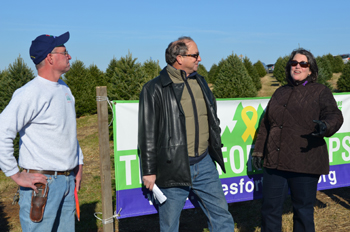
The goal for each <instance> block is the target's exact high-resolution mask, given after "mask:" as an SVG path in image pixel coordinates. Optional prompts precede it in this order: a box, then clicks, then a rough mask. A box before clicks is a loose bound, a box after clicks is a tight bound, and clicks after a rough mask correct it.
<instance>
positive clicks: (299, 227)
mask: <svg viewBox="0 0 350 232" xmlns="http://www.w3.org/2000/svg"><path fill="white" fill-rule="evenodd" d="M319 177H320V175H313V174H305V173H295V172H286V171H280V170H276V169H268V168H264V179H263V181H264V182H263V202H262V209H261V213H262V226H261V231H262V232H266V231H282V211H283V203H284V201H285V199H286V197H287V194H288V187H289V189H290V193H291V199H292V205H293V231H295V232H299V231H300V232H303V231H312V232H314V231H315V225H314V204H315V202H316V192H317V183H318V179H319Z"/></svg>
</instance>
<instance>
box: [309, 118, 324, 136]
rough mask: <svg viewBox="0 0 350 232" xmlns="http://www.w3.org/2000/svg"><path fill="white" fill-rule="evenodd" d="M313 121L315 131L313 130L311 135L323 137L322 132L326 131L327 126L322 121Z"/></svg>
mask: <svg viewBox="0 0 350 232" xmlns="http://www.w3.org/2000/svg"><path fill="white" fill-rule="evenodd" d="M313 122H314V123H316V126H315V132H313V133H312V134H311V135H313V136H316V137H321V138H322V137H324V134H325V133H326V130H327V126H326V124H325V123H324V122H322V121H320V120H314V121H313Z"/></svg>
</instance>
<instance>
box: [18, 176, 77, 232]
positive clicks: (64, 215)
mask: <svg viewBox="0 0 350 232" xmlns="http://www.w3.org/2000/svg"><path fill="white" fill-rule="evenodd" d="M45 176H47V178H48V179H47V182H48V184H49V193H48V196H47V202H46V207H45V211H44V216H43V220H42V221H41V222H32V221H31V220H30V217H29V213H30V205H31V198H32V192H33V189H31V188H23V187H21V189H20V199H19V205H20V210H19V217H20V221H21V226H22V230H23V232H29V231H36V232H41V231H43V232H47V231H62V232H69V231H75V218H74V212H75V199H74V187H75V182H74V179H75V176H74V173H73V172H72V173H71V174H70V175H69V176H64V175H56V176H55V175H45Z"/></svg>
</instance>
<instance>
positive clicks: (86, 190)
mask: <svg viewBox="0 0 350 232" xmlns="http://www.w3.org/2000/svg"><path fill="white" fill-rule="evenodd" d="M339 76H340V74H334V76H333V79H332V80H331V81H330V83H331V84H332V85H333V86H334V87H335V83H336V80H337V78H339ZM262 83H263V88H262V89H261V90H260V91H259V94H258V96H259V97H263V96H271V95H272V93H273V92H274V91H275V89H276V88H278V87H279V84H278V82H276V80H275V79H274V78H273V76H272V74H268V75H266V76H265V77H264V78H262ZM77 126H78V140H79V142H80V146H81V147H82V149H83V152H84V157H85V160H84V162H85V165H84V174H83V183H82V188H81V191H80V192H79V200H80V206H81V221H80V222H78V221H77V222H76V227H75V230H76V231H81V232H83V231H84V232H95V231H102V223H101V221H100V220H98V219H96V218H95V216H94V213H95V212H101V211H102V204H101V186H100V170H99V153H98V131H97V115H92V116H87V117H81V118H79V119H77ZM110 148H111V150H110V155H111V165H112V170H111V177H112V190H113V189H115V187H114V186H115V183H114V181H115V180H114V169H113V167H114V162H113V143H112V142H110ZM0 183H1V185H0V232H5V231H12V232H17V231H21V228H20V223H19V217H18V211H19V206H18V205H17V204H16V205H12V198H13V195H14V193H15V192H16V189H17V186H16V184H15V183H14V182H12V181H11V180H10V178H6V177H5V176H4V174H3V173H2V172H1V171H0ZM113 199H114V200H113V205H114V208H115V192H114V191H113ZM260 207H261V200H253V201H246V202H239V203H231V204H229V210H230V212H231V213H232V215H233V218H234V220H235V225H236V228H235V231H236V232H258V231H260V224H261V217H260ZM292 215H293V214H292V206H291V202H290V199H289V198H288V199H287V201H286V202H285V204H284V210H283V231H284V232H288V231H292V227H293V225H292V224H293V223H292V217H293V216H292ZM349 217H350V188H349V187H344V188H338V189H330V190H325V191H319V192H317V203H316V205H315V224H316V231H325V232H339V231H340V232H341V231H344V232H345V231H350V221H349ZM115 222H116V223H115V228H116V231H118V230H119V231H121V232H156V231H159V226H158V216H157V215H147V216H142V217H134V218H126V219H121V220H119V222H118V221H115ZM118 223H119V225H118ZM206 227H207V225H206V218H205V215H204V214H203V213H202V211H201V210H199V209H190V210H184V211H183V212H182V215H181V223H180V231H181V232H190V231H193V232H202V231H206V229H205V228H206Z"/></svg>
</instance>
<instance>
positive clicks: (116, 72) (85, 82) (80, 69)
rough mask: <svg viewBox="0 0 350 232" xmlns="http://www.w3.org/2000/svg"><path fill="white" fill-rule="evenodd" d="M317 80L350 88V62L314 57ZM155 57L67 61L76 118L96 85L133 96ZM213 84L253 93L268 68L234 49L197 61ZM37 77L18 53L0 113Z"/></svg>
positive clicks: (121, 96)
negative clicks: (208, 61)
mask: <svg viewBox="0 0 350 232" xmlns="http://www.w3.org/2000/svg"><path fill="white" fill-rule="evenodd" d="M288 58H289V57H288V56H284V57H279V58H278V59H277V61H276V63H275V67H274V72H273V75H274V77H275V78H276V79H277V80H278V81H279V82H280V83H281V84H282V85H283V84H285V83H286V81H285V78H286V76H285V71H284V69H285V66H286V64H287V61H288ZM316 60H317V64H318V67H319V77H318V81H319V82H320V83H322V84H325V85H326V86H328V87H329V88H331V86H330V84H329V83H328V80H330V79H331V78H332V75H333V73H339V72H342V75H341V77H340V79H339V80H338V89H337V90H338V91H350V80H349V78H350V70H349V66H350V62H349V63H348V64H346V65H344V63H343V61H342V59H341V57H340V56H336V57H333V56H332V55H331V54H328V55H324V56H322V57H317V58H316ZM161 69H162V68H161V67H160V66H159V64H158V62H157V61H154V60H147V61H145V62H144V63H143V64H141V63H139V62H137V58H133V57H132V54H131V53H129V54H127V55H126V56H125V57H121V58H120V59H116V58H113V59H112V60H111V61H110V63H109V65H108V67H107V69H106V71H105V72H103V71H101V70H100V69H99V68H98V67H97V66H96V65H94V64H92V65H90V66H89V67H86V66H85V65H84V63H83V62H82V61H80V60H75V61H73V62H72V64H71V68H70V70H69V71H68V72H67V73H66V74H65V75H64V77H63V80H64V81H65V82H66V83H67V85H68V86H69V87H70V89H71V90H72V93H73V95H74V97H75V99H76V105H75V107H76V113H77V117H80V116H83V115H90V114H95V113H96V86H107V91H108V98H109V99H110V100H137V99H138V98H139V94H140V91H141V88H142V86H143V85H144V84H145V83H146V82H148V81H149V80H151V79H153V78H154V77H156V76H158V75H159V72H160V71H161ZM197 72H198V73H199V74H200V75H202V76H203V77H204V78H205V79H206V81H207V82H208V83H210V84H211V87H212V89H213V93H214V95H215V97H216V98H238V97H256V96H257V92H258V91H259V90H260V89H261V81H260V78H261V77H264V76H265V75H266V67H264V65H263V63H262V62H261V61H260V60H259V61H258V62H256V63H255V64H252V62H251V61H250V60H249V58H248V57H245V58H243V59H240V58H239V57H238V56H237V55H236V54H232V55H229V56H228V57H227V58H226V59H222V60H221V61H220V62H219V63H218V64H213V65H212V67H211V68H210V70H209V72H208V71H207V69H206V68H205V67H204V66H203V65H202V64H199V67H198V71H197ZM34 77H35V74H34V71H33V70H31V69H30V68H29V67H28V66H27V65H26V64H25V63H24V61H23V59H22V58H21V57H20V56H19V57H18V58H17V59H16V60H15V61H14V63H13V64H10V65H9V66H8V68H6V69H4V70H0V112H2V110H3V109H4V108H5V107H6V105H7V104H8V103H9V101H10V100H11V97H12V94H13V92H14V91H15V90H16V89H17V88H19V87H21V86H23V85H24V84H25V83H27V82H28V81H30V80H31V79H33V78H34Z"/></svg>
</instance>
